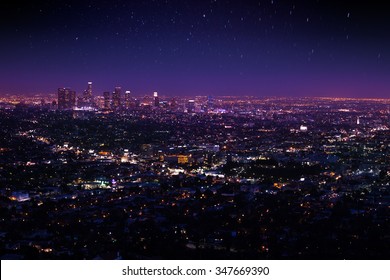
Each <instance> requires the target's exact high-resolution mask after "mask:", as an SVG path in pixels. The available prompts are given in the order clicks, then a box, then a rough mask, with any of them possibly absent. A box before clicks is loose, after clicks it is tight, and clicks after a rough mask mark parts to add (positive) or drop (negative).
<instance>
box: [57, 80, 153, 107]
mask: <svg viewBox="0 0 390 280" xmlns="http://www.w3.org/2000/svg"><path fill="white" fill-rule="evenodd" d="M98 99H99V98H98V97H95V98H94V96H93V94H92V82H88V85H87V89H86V90H84V92H83V94H82V96H79V97H78V98H76V92H75V91H72V90H71V89H70V88H68V87H64V88H58V107H57V108H58V109H59V110H70V109H74V108H84V109H92V108H98V109H103V110H114V111H116V110H120V109H128V108H130V107H131V106H132V105H137V104H139V103H140V102H136V100H134V99H133V98H132V97H131V92H130V91H129V90H126V91H125V94H124V95H122V88H121V87H119V86H117V87H115V88H114V91H113V92H110V91H105V92H103V98H102V99H101V100H102V102H98ZM150 104H153V105H154V106H155V107H159V105H160V99H159V97H158V93H157V91H155V92H153V101H152V102H150Z"/></svg>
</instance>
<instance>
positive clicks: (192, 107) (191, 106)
mask: <svg viewBox="0 0 390 280" xmlns="http://www.w3.org/2000/svg"><path fill="white" fill-rule="evenodd" d="M187 111H188V113H193V112H195V100H193V99H191V100H188V103H187Z"/></svg>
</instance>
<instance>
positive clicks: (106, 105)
mask: <svg viewBox="0 0 390 280" xmlns="http://www.w3.org/2000/svg"><path fill="white" fill-rule="evenodd" d="M103 97H104V109H106V110H110V109H111V100H110V92H109V91H105V92H103Z"/></svg>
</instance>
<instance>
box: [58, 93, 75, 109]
mask: <svg viewBox="0 0 390 280" xmlns="http://www.w3.org/2000/svg"><path fill="white" fill-rule="evenodd" d="M75 105H76V92H75V91H72V90H70V88H59V89H58V109H59V110H67V109H72V108H73V107H74V106H75Z"/></svg>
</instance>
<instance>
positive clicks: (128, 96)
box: [125, 90, 131, 109]
mask: <svg viewBox="0 0 390 280" xmlns="http://www.w3.org/2000/svg"><path fill="white" fill-rule="evenodd" d="M130 102H131V100H130V90H126V92H125V108H126V109H129V108H130Z"/></svg>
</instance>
